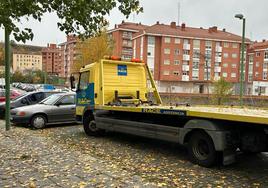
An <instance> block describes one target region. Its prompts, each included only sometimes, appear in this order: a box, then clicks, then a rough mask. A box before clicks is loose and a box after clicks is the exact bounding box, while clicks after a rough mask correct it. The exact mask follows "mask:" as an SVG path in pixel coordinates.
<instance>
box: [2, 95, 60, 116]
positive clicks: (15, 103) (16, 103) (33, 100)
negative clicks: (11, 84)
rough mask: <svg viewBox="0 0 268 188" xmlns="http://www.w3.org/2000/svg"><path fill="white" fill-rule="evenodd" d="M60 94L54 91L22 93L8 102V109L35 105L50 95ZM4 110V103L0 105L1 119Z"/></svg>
mask: <svg viewBox="0 0 268 188" xmlns="http://www.w3.org/2000/svg"><path fill="white" fill-rule="evenodd" d="M57 93H60V92H54V91H36V92H29V93H24V94H22V95H21V96H18V97H17V98H14V99H12V100H11V101H10V109H14V108H18V107H21V106H27V105H32V104H37V103H39V102H41V101H42V100H44V99H45V98H47V97H49V96H50V95H52V94H57ZM5 110H6V103H5V102H2V103H0V117H1V118H3V117H4V115H5Z"/></svg>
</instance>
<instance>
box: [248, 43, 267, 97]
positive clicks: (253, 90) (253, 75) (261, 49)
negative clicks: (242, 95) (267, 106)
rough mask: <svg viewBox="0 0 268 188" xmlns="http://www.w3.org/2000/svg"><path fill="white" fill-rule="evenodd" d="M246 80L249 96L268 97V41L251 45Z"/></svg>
mask: <svg viewBox="0 0 268 188" xmlns="http://www.w3.org/2000/svg"><path fill="white" fill-rule="evenodd" d="M246 80H247V83H248V84H247V85H248V87H247V92H248V94H250V95H266V96H268V41H265V40H263V41H262V42H254V43H253V44H252V45H250V47H249V49H248V64H247V68H246Z"/></svg>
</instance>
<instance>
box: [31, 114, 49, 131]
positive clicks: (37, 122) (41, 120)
mask: <svg viewBox="0 0 268 188" xmlns="http://www.w3.org/2000/svg"><path fill="white" fill-rule="evenodd" d="M46 123H47V119H46V117H45V116H43V115H35V116H34V117H33V118H32V119H31V126H32V127H33V128H35V129H43V128H45V127H46Z"/></svg>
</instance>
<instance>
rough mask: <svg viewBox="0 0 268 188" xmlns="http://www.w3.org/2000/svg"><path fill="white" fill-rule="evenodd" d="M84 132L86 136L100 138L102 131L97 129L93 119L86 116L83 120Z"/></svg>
mask: <svg viewBox="0 0 268 188" xmlns="http://www.w3.org/2000/svg"><path fill="white" fill-rule="evenodd" d="M83 127H84V131H85V133H86V134H87V135H88V136H102V135H103V133H104V131H103V130H101V129H99V128H97V126H96V122H95V119H94V118H91V117H90V116H86V117H84V118H83Z"/></svg>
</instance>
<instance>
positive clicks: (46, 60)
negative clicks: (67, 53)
mask: <svg viewBox="0 0 268 188" xmlns="http://www.w3.org/2000/svg"><path fill="white" fill-rule="evenodd" d="M42 59H43V70H44V71H45V72H47V73H48V74H51V75H57V76H59V77H65V74H64V66H63V60H62V53H61V49H60V48H59V47H57V45H56V44H48V45H47V47H46V48H43V49H42Z"/></svg>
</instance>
